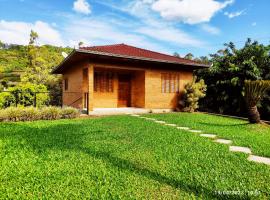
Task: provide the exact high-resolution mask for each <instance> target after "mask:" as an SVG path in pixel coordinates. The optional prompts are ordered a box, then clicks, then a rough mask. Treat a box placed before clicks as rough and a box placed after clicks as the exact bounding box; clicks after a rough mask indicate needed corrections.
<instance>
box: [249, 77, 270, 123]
mask: <svg viewBox="0 0 270 200" xmlns="http://www.w3.org/2000/svg"><path fill="white" fill-rule="evenodd" d="M269 89H270V81H263V80H257V81H250V80H246V81H245V87H244V97H245V100H246V104H247V108H248V118H249V121H250V122H251V123H259V122H260V113H259V112H258V109H257V104H258V103H259V101H260V100H261V99H262V98H263V96H264V95H265V93H266V92H267V90H269Z"/></svg>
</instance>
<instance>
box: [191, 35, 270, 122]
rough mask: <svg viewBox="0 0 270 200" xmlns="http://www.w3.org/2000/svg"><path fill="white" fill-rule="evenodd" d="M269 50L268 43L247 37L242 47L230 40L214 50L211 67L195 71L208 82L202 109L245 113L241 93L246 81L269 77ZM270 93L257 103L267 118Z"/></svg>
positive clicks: (223, 112) (269, 106) (269, 107)
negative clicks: (222, 47)
mask: <svg viewBox="0 0 270 200" xmlns="http://www.w3.org/2000/svg"><path fill="white" fill-rule="evenodd" d="M269 51H270V46H269V45H263V44H259V43H258V42H257V41H252V40H250V39H248V40H247V41H246V43H245V45H244V46H243V47H242V48H240V49H237V48H236V47H235V45H234V44H233V43H232V42H230V43H227V44H225V48H224V49H222V50H221V51H218V52H217V53H215V54H211V55H210V57H211V59H210V62H211V63H213V65H212V67H210V68H209V69H203V70H198V71H197V72H196V75H197V76H198V77H199V78H201V79H204V80H205V83H206V84H207V86H208V87H207V95H206V97H205V98H203V99H202V100H200V109H201V110H202V111H207V112H217V113H222V114H228V115H238V116H246V106H245V102H244V99H243V96H242V94H241V91H242V90H243V87H244V81H245V80H261V79H262V80H263V79H264V80H267V79H270V70H269V68H270V56H269ZM269 94H270V93H269V92H268V94H266V96H265V98H264V99H262V101H261V104H258V109H259V111H260V112H261V114H262V117H263V118H265V119H270V118H269V116H270V115H269V113H270V96H269ZM210 105H211V106H210Z"/></svg>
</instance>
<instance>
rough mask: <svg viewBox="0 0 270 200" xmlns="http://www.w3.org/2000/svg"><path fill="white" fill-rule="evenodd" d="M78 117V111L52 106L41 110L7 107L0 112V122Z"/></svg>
mask: <svg viewBox="0 0 270 200" xmlns="http://www.w3.org/2000/svg"><path fill="white" fill-rule="evenodd" d="M78 116H79V111H78V110H77V109H75V108H71V107H66V108H63V109H61V108H59V107H52V106H50V107H43V108H41V109H38V108H34V107H9V108H6V109H2V110H0V122H1V121H7V122H18V121H35V120H56V119H73V118H76V117H78Z"/></svg>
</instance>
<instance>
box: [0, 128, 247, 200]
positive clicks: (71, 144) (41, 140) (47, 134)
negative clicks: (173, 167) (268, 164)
mask: <svg viewBox="0 0 270 200" xmlns="http://www.w3.org/2000/svg"><path fill="white" fill-rule="evenodd" d="M12 126H13V131H11V132H9V131H6V132H0V139H3V140H5V139H15V140H16V139H17V140H18V139H23V140H24V141H26V144H25V145H28V147H30V148H32V149H33V151H34V152H35V153H37V154H44V153H45V152H46V151H47V150H72V151H78V152H83V153H85V154H87V155H89V156H91V157H93V158H96V159H100V160H102V161H103V162H106V163H108V164H109V165H111V166H113V167H116V168H117V169H121V170H125V171H130V172H132V173H136V174H138V175H140V176H144V177H147V178H148V179H152V180H154V181H157V182H159V183H161V184H166V185H169V186H171V187H173V188H176V189H180V190H183V191H186V192H188V193H193V194H194V195H196V196H200V197H204V198H207V199H208V198H209V199H220V198H222V199H224V198H225V199H228V198H232V197H233V199H243V198H241V197H238V196H225V195H222V196H220V195H218V194H216V193H215V192H214V191H211V190H209V189H208V188H205V187H203V186H202V185H198V184H196V183H195V182H194V184H188V183H186V182H184V181H182V180H177V179H174V178H172V177H169V176H164V175H162V174H160V173H159V172H158V171H152V170H150V169H148V168H144V167H141V166H139V165H137V164H135V163H133V162H132V161H130V160H127V159H123V158H120V157H117V156H115V155H113V153H111V152H109V151H97V150H95V149H93V148H90V147H85V145H84V143H85V140H86V136H87V135H88V136H89V135H92V136H93V135H94V136H93V137H92V139H93V140H95V141H98V140H100V139H102V140H104V138H103V137H99V136H100V134H101V135H102V134H105V135H106V131H105V130H93V129H92V130H88V131H87V133H86V132H85V130H83V129H84V127H83V126H82V125H81V124H76V123H73V124H68V125H67V124H57V125H53V126H49V127H47V128H46V129H42V128H37V127H31V126H29V125H27V124H12ZM67 126H68V127H67ZM16 127H17V128H18V130H20V132H16V131H15V132H14V130H15V129H16ZM0 130H1V129H0ZM74 130H76V132H74ZM80 131H81V133H80ZM95 135H96V138H95ZM18 148H20V147H18ZM22 148H23V147H22ZM103 149H106V146H104V148H103ZM168 167H169V166H168Z"/></svg>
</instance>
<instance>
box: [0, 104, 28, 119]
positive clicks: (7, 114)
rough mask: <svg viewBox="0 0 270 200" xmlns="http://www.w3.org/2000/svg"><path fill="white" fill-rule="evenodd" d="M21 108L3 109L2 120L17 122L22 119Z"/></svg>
mask: <svg viewBox="0 0 270 200" xmlns="http://www.w3.org/2000/svg"><path fill="white" fill-rule="evenodd" d="M22 111H23V110H22V108H20V107H18V108H15V107H9V108H7V109H5V110H4V111H3V112H2V113H1V114H2V115H3V116H2V118H3V121H11V122H17V121H21V120H22V116H23V112H22Z"/></svg>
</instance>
